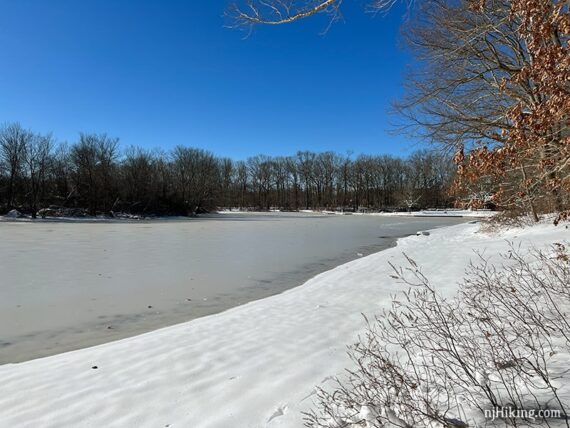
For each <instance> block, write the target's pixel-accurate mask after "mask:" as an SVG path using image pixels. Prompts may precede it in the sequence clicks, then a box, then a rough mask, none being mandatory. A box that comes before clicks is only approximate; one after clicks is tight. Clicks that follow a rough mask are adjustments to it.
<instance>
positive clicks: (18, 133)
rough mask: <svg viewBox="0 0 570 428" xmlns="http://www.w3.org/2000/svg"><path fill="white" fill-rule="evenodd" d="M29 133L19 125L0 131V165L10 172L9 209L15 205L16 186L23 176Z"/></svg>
mask: <svg viewBox="0 0 570 428" xmlns="http://www.w3.org/2000/svg"><path fill="white" fill-rule="evenodd" d="M28 138H29V132H28V131H26V130H24V129H23V128H22V127H21V126H20V124H19V123H13V124H8V125H4V127H3V128H2V129H1V130H0V164H2V165H3V168H4V169H5V170H7V172H8V196H7V205H8V208H12V207H13V206H14V205H15V200H14V198H15V196H16V186H17V184H18V179H19V178H20V176H21V174H22V167H23V159H24V147H25V143H26V141H27V139H28Z"/></svg>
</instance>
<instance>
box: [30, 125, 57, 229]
mask: <svg viewBox="0 0 570 428" xmlns="http://www.w3.org/2000/svg"><path fill="white" fill-rule="evenodd" d="M52 149H53V142H52V137H51V135H38V134H32V133H27V134H26V136H25V138H24V147H23V163H24V166H25V168H24V170H25V176H26V180H27V184H28V185H27V194H28V205H29V208H30V211H31V214H32V218H36V216H37V212H38V209H39V201H40V196H44V195H45V189H46V178H47V173H48V169H49V167H50V162H51V155H52Z"/></svg>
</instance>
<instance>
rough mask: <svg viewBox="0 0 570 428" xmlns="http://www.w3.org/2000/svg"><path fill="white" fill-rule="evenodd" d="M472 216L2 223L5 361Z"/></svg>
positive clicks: (150, 323)
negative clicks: (462, 217)
mask: <svg viewBox="0 0 570 428" xmlns="http://www.w3.org/2000/svg"><path fill="white" fill-rule="evenodd" d="M464 221H466V220H465V219H461V218H455V219H454V218H414V217H411V218H406V217H404V218H402V217H374V216H336V215H331V216H319V215H305V214H285V213H275V214H235V215H234V214H224V215H217V216H211V217H204V218H199V219H191V220H170V221H148V222H92V223H88V222H49V221H48V222H42V221H39V222H36V223H32V222H9V221H6V222H0V364H4V363H9V362H18V361H25V360H29V359H33V358H37V357H41V356H46V355H51V354H55V353H59V352H64V351H68V350H72V349H78V348H82V347H86V346H90V345H96V344H99V343H103V342H107V341H111V340H115V339H119V338H123V337H128V336H132V335H135V334H139V333H143V332H146V331H150V330H153V329H156V328H160V327H163V326H167V325H171V324H175V323H178V322H183V321H187V320H190V319H193V318H197V317H201V316H204V315H208V314H212V313H216V312H220V311H222V310H224V309H228V308H230V307H233V306H237V305H240V304H243V303H247V302H249V301H252V300H256V299H260V298H263V297H267V296H270V295H273V294H277V293H280V292H282V291H284V290H286V289H288V288H292V287H295V286H297V285H300V284H302V283H303V282H304V281H305V280H307V279H309V278H311V277H313V276H314V275H316V274H318V273H321V272H323V271H325V270H328V269H331V268H333V267H335V266H337V265H339V264H342V263H345V262H347V261H350V260H353V259H355V258H358V257H360V256H362V255H368V254H371V253H374V252H377V251H380V250H382V249H385V248H388V247H390V246H392V245H394V244H395V241H396V239H397V238H398V237H401V236H406V235H409V234H415V233H416V232H417V231H419V230H425V229H430V228H435V227H439V226H445V225H451V224H457V223H461V222H464Z"/></svg>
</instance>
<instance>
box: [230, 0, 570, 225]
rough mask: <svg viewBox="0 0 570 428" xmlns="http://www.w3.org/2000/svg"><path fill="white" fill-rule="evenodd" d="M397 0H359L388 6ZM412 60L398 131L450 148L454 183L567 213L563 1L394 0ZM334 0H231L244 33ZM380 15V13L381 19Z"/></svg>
mask: <svg viewBox="0 0 570 428" xmlns="http://www.w3.org/2000/svg"><path fill="white" fill-rule="evenodd" d="M396 3H398V2H397V1H396V0H369V1H368V2H367V5H368V7H369V8H370V9H372V10H375V11H377V12H381V13H386V12H388V11H389V10H390V9H391V8H392V7H393V6H394V5H395V4H396ZM402 3H404V4H406V5H407V7H408V8H409V10H408V15H407V19H405V20H404V22H403V28H402V36H403V42H404V45H405V46H406V47H407V48H408V49H409V50H410V53H411V54H412V55H413V57H414V58H415V59H416V61H417V66H415V67H410V69H409V70H408V73H407V75H406V77H405V80H404V82H405V89H406V91H405V95H404V96H403V97H402V98H401V99H400V100H399V102H397V103H396V105H395V110H396V112H397V113H398V116H397V120H399V121H400V122H401V123H400V125H401V129H400V130H401V131H403V132H407V133H409V134H410V135H411V136H412V137H416V138H420V139H422V140H423V141H427V142H432V143H434V144H436V145H437V146H439V147H442V148H444V149H447V150H450V151H453V152H455V153H456V156H455V157H454V161H455V163H456V164H457V172H458V173H457V176H456V178H457V180H456V183H455V186H454V190H455V192H458V193H459V192H460V193H462V194H463V198H465V199H468V200H470V203H471V204H472V205H475V206H476V205H478V204H481V203H483V202H484V201H485V200H489V199H492V202H493V203H494V204H496V205H498V206H501V208H502V209H505V210H507V211H508V212H509V213H510V214H515V215H520V214H522V215H524V214H529V215H531V216H532V218H534V220H535V221H538V220H539V216H540V214H542V213H552V212H555V213H558V214H559V215H558V219H557V220H556V222H558V221H560V220H564V219H570V84H569V82H570V7H569V5H568V1H566V0H493V1H483V0H458V1H451V0H427V1H420V2H413V1H409V0H404V1H403V2H402ZM342 5H343V2H342V0H301V1H290V0H235V1H234V2H233V6H230V9H229V10H228V14H227V15H228V17H229V18H230V25H233V26H234V27H238V28H245V29H246V30H247V31H248V34H249V32H251V30H252V27H254V26H256V25H260V24H261V25H279V24H287V23H290V22H292V21H296V20H301V19H305V18H307V17H310V16H313V15H316V14H328V15H329V17H330V20H331V23H332V22H334V21H335V20H336V19H338V18H339V17H340V14H341V10H342ZM379 22H381V21H379Z"/></svg>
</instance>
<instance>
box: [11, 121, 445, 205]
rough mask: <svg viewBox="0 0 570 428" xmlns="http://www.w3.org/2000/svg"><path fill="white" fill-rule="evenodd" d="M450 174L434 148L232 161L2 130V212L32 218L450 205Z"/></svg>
mask: <svg viewBox="0 0 570 428" xmlns="http://www.w3.org/2000/svg"><path fill="white" fill-rule="evenodd" d="M453 170H454V167H453V164H452V162H451V161H450V159H449V158H447V157H446V156H443V155H439V154H434V153H430V152H427V151H417V152H415V153H413V154H411V155H410V156H409V157H407V158H399V157H394V156H389V155H380V156H370V155H360V156H357V157H352V156H349V155H342V154H338V153H333V152H322V153H314V152H309V151H303V152H298V153H297V154H295V155H293V156H279V157H270V156H264V155H259V156H253V157H250V158H248V159H247V160H244V161H242V160H239V161H235V160H232V159H228V158H221V157H217V156H215V155H214V154H212V153H210V152H208V151H206V150H202V149H197V148H191V147H184V146H177V147H175V148H174V149H172V150H170V151H168V152H165V151H156V150H155V151H150V150H145V149H142V148H139V147H129V148H126V149H124V150H123V149H121V147H120V146H119V140H118V139H116V138H111V137H109V136H107V135H105V134H80V136H79V139H78V141H76V142H75V143H73V144H67V143H57V142H56V140H55V139H54V138H53V137H52V136H51V135H49V134H48V135H42V134H37V133H34V132H32V131H29V130H26V129H24V128H23V127H22V126H20V125H19V124H7V125H4V126H3V127H1V128H0V212H7V211H9V210H10V209H18V210H20V211H22V212H27V213H29V214H32V215H34V216H35V215H38V212H39V214H40V215H41V214H45V213H46V209H47V208H50V209H51V210H52V211H54V210H57V209H62V208H65V209H69V210H70V211H69V212H73V210H74V209H75V210H76V212H81V213H87V214H90V215H96V214H110V213H112V212H125V213H131V214H146V215H153V214H157V215H169V214H170V215H188V214H193V213H199V212H207V211H210V210H214V209H218V208H228V207H239V208H242V209H263V210H267V209H272V208H275V209H283V210H298V209H348V210H358V209H372V210H383V209H384V210H406V209H413V208H425V207H445V206H449V204H450V203H451V200H450V197H449V196H448V194H447V189H448V187H449V185H450V183H451V181H452V180H453ZM47 212H50V211H49V210H48V211H47Z"/></svg>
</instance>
